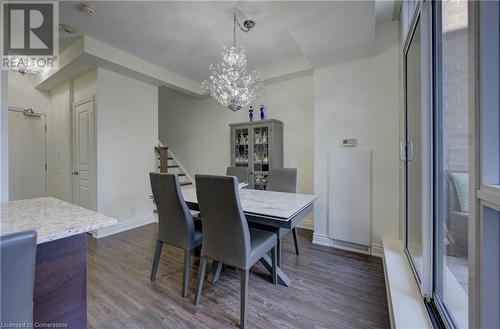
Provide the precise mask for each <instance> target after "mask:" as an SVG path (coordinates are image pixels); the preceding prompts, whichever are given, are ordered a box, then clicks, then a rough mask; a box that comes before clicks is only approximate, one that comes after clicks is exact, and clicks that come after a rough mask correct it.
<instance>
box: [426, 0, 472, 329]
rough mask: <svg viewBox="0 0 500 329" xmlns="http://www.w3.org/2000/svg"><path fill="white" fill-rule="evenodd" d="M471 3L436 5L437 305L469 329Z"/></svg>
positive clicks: (447, 318)
mask: <svg viewBox="0 0 500 329" xmlns="http://www.w3.org/2000/svg"><path fill="white" fill-rule="evenodd" d="M467 49H468V15H467V2H462V1H460V2H459V1H443V2H441V1H439V2H438V1H436V2H434V4H433V57H434V79H433V82H434V83H433V84H434V86H433V90H434V120H433V121H434V134H433V135H434V136H433V137H434V138H433V139H434V152H433V153H434V154H433V156H434V175H433V177H434V191H435V193H434V218H433V220H434V273H433V290H434V293H433V297H434V302H435V303H434V304H435V305H436V306H437V308H438V310H439V312H440V314H441V315H442V316H443V318H444V319H445V322H447V323H453V324H454V326H455V327H458V328H467V327H468V325H469V323H468V292H469V284H468V283H469V282H468V281H469V268H468V241H469V239H468V230H469V162H470V161H469V112H468V104H469V102H468V93H469V86H468V55H467Z"/></svg>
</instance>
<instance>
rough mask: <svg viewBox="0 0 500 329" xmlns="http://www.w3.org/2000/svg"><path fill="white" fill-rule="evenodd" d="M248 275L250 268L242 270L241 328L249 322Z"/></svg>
mask: <svg viewBox="0 0 500 329" xmlns="http://www.w3.org/2000/svg"><path fill="white" fill-rule="evenodd" d="M248 276H249V271H248V270H241V301H240V329H245V326H246V323H247V300H248Z"/></svg>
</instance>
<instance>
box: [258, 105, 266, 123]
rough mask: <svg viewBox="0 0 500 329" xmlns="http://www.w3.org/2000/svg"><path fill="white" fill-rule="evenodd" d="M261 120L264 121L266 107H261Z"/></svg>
mask: <svg viewBox="0 0 500 329" xmlns="http://www.w3.org/2000/svg"><path fill="white" fill-rule="evenodd" d="M259 114H260V119H261V120H264V117H265V114H264V105H261V106H260V113H259Z"/></svg>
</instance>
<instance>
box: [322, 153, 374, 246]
mask: <svg viewBox="0 0 500 329" xmlns="http://www.w3.org/2000/svg"><path fill="white" fill-rule="evenodd" d="M371 158H372V156H371V151H368V150H354V149H348V150H333V151H330V152H329V154H328V234H329V236H330V238H331V239H333V240H334V241H338V242H346V243H348V244H349V245H351V244H352V245H353V246H355V245H358V246H359V247H361V246H366V247H368V248H369V246H370V240H371V239H370V233H371V203H372V202H371V200H372V197H371V191H372V164H371V163H372V160H371Z"/></svg>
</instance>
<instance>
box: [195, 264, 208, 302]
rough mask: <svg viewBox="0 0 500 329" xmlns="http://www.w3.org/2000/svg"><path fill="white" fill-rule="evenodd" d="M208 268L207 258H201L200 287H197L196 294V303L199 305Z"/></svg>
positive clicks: (199, 270)
mask: <svg viewBox="0 0 500 329" xmlns="http://www.w3.org/2000/svg"><path fill="white" fill-rule="evenodd" d="M206 270H207V258H206V257H202V258H201V264H200V268H199V269H198V287H197V288H196V294H195V296H194V305H198V303H199V302H200V295H201V290H202V289H203V281H205V272H206Z"/></svg>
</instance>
